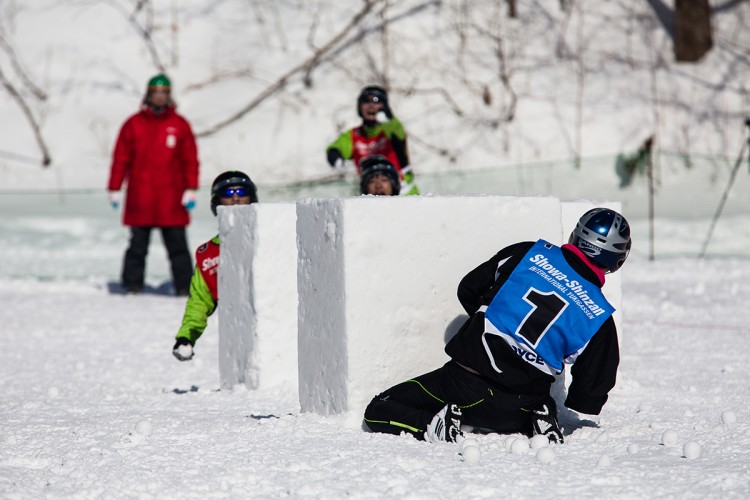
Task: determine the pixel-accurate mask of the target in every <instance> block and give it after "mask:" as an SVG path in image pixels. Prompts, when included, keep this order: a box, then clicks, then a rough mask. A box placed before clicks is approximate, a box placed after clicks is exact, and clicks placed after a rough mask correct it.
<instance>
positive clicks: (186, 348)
mask: <svg viewBox="0 0 750 500" xmlns="http://www.w3.org/2000/svg"><path fill="white" fill-rule="evenodd" d="M172 355H174V357H175V358H177V359H179V360H180V361H190V360H191V359H193V345H192V344H191V343H190V341H189V340H188V339H186V338H185V337H180V338H178V339H177V342H175V343H174V347H172Z"/></svg>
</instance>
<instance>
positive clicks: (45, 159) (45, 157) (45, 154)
mask: <svg viewBox="0 0 750 500" xmlns="http://www.w3.org/2000/svg"><path fill="white" fill-rule="evenodd" d="M0 83H1V84H2V85H3V87H5V90H7V91H8V93H9V94H10V95H11V97H12V98H13V99H14V100H15V101H16V103H17V104H18V106H19V107H20V108H21V111H23V114H24V115H26V119H27V120H28V121H29V125H31V130H32V131H33V132H34V137H35V138H36V143H37V145H38V146H39V150H40V151H41V153H42V166H43V167H47V166H49V164H50V163H52V158H51V157H50V154H49V149H48V148H47V144H46V143H45V142H44V138H43V137H42V132H41V130H40V129H39V124H38V123H37V121H36V119H35V118H34V114H33V113H32V112H31V108H29V105H28V104H27V103H26V101H25V100H24V98H23V96H21V94H20V93H19V92H18V91H17V90H16V88H15V87H14V86H13V84H12V83H11V82H10V81H9V80H8V79H7V78H6V77H5V73H4V72H3V70H2V68H0Z"/></svg>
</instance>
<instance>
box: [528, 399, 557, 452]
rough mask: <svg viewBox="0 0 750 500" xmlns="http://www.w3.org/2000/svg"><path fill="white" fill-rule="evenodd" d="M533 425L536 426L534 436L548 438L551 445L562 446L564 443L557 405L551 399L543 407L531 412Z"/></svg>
mask: <svg viewBox="0 0 750 500" xmlns="http://www.w3.org/2000/svg"><path fill="white" fill-rule="evenodd" d="M531 423H532V425H533V426H534V435H535V436H536V435H537V434H542V435H543V436H546V437H547V439H548V440H549V442H550V443H558V444H562V443H563V442H564V440H563V435H562V430H560V424H558V423H557V405H556V404H555V400H554V399H552V398H550V399H549V400H547V402H546V403H544V404H543V405H542V406H541V407H539V408H537V409H536V410H533V411H532V412H531Z"/></svg>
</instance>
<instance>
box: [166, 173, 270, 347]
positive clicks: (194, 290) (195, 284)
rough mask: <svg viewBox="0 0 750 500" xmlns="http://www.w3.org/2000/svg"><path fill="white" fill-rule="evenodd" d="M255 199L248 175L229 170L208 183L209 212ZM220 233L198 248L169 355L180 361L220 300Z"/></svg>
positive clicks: (254, 192) (193, 344) (254, 200)
mask: <svg viewBox="0 0 750 500" xmlns="http://www.w3.org/2000/svg"><path fill="white" fill-rule="evenodd" d="M257 202H258V194H257V190H256V188H255V184H254V183H253V181H251V180H250V177H248V176H247V174H245V173H243V172H240V171H238V170H230V171H228V172H224V173H223V174H221V175H219V176H218V177H217V178H216V179H215V180H214V182H213V184H212V185H211V211H212V212H213V214H214V215H216V207H217V206H218V205H249V204H251V203H257ZM219 244H220V242H219V235H216V236H214V237H213V238H211V239H210V240H209V241H207V242H205V243H204V244H202V245H201V246H199V247H198V250H196V252H195V270H194V271H193V277H192V279H191V280H190V294H189V296H188V300H187V304H185V314H184V315H183V317H182V325H181V326H180V330H179V331H178V332H177V335H176V336H175V337H176V339H177V342H175V344H174V347H172V354H173V355H174V357H175V358H177V359H179V360H180V361H189V360H190V359H192V357H193V346H195V342H196V341H197V340H198V338H199V337H200V336H201V335H202V334H203V331H204V330H205V329H206V325H207V324H208V317H209V316H211V315H212V314H213V313H214V311H215V310H216V306H217V305H218V303H219V296H218V280H217V272H218V270H219Z"/></svg>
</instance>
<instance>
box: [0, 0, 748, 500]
mask: <svg viewBox="0 0 750 500" xmlns="http://www.w3.org/2000/svg"><path fill="white" fill-rule="evenodd" d="M371 3H373V4H374V6H373V9H372V10H371V11H369V12H368V13H367V14H366V15H365V16H364V17H363V18H362V21H361V24H359V25H358V27H357V28H356V29H353V30H351V31H349V32H347V33H346V35H345V36H344V37H343V39H342V41H341V42H340V43H339V44H338V45H335V47H334V48H333V50H331V51H330V52H329V53H328V56H327V57H326V58H324V59H323V60H322V61H321V64H320V65H319V67H318V68H317V69H316V70H314V71H313V72H312V73H311V82H312V84H311V85H310V86H305V84H304V83H303V76H304V72H297V73H293V74H292V75H291V77H290V78H289V80H288V83H287V85H286V86H283V87H282V88H280V89H279V90H278V91H276V92H275V93H274V94H273V96H272V98H269V99H268V100H265V101H263V102H262V103H261V104H260V105H259V106H258V107H256V108H254V109H253V110H252V111H251V112H249V113H248V114H246V115H244V116H243V118H241V119H240V120H238V121H237V122H234V123H233V124H231V125H229V126H227V127H225V128H223V129H221V131H219V132H216V133H214V134H212V135H206V136H204V137H203V138H201V139H199V141H200V142H199V148H200V152H201V160H202V162H203V169H202V172H201V179H202V182H203V185H204V186H205V185H206V184H208V183H210V181H211V179H212V178H213V177H214V176H215V175H216V174H217V173H219V172H220V171H222V170H224V169H226V168H230V167H232V168H240V169H243V170H246V171H247V172H248V173H250V174H251V176H253V178H254V179H256V180H257V181H258V184H259V187H260V192H259V194H260V197H261V200H271V199H279V200H293V199H295V198H298V197H301V196H312V195H322V196H335V195H346V194H350V193H351V190H350V183H351V178H350V177H344V178H343V179H341V180H335V181H333V182H327V183H321V182H319V181H320V180H321V179H322V178H325V177H326V176H329V175H330V169H329V168H328V167H327V165H326V164H325V163H324V155H323V149H324V146H325V144H327V143H328V142H329V141H330V140H332V139H333V138H334V137H335V135H336V133H337V132H338V130H339V129H342V128H344V127H346V126H351V125H353V124H355V123H356V120H357V117H356V114H355V110H354V99H355V96H356V94H357V91H358V89H359V88H360V87H361V86H362V85H364V84H366V83H371V82H372V81H387V82H388V83H389V84H390V87H391V88H392V89H393V90H392V101H393V104H394V110H395V111H396V113H397V114H398V115H399V116H400V117H401V118H402V119H403V121H404V123H405V124H406V127H407V130H408V132H409V133H410V136H411V137H412V138H413V140H412V142H411V148H412V151H411V153H412V160H413V163H414V166H415V170H416V171H417V173H418V180H419V181H420V187H422V188H423V191H427V192H435V193H440V194H442V193H455V192H488V193H489V192H491V193H498V194H510V195H535V194H554V195H556V196H559V197H560V198H563V199H575V198H589V199H612V200H617V201H622V203H623V211H624V213H625V214H626V216H628V217H629V218H630V219H631V222H632V225H633V230H634V241H635V244H634V249H633V252H632V254H631V258H630V259H629V261H628V263H627V265H626V266H625V268H624V270H623V274H622V279H623V306H624V307H623V332H622V334H623V335H622V338H623V345H622V353H623V356H622V362H621V366H620V373H619V376H618V384H617V386H616V388H615V389H614V390H613V392H612V393H611V397H610V401H609V402H608V404H607V405H606V406H605V408H604V410H603V412H602V414H601V415H600V416H596V417H590V416H585V415H580V416H576V415H572V414H568V413H563V414H562V424H563V426H564V427H565V433H566V443H565V444H564V445H562V446H556V447H554V453H555V459H554V461H552V463H550V464H542V463H540V462H539V461H537V459H536V457H535V452H533V451H528V452H527V453H522V454H514V453H510V452H509V451H508V448H509V447H510V442H509V441H508V439H507V437H506V436H498V435H487V436H478V437H477V439H478V441H479V443H480V448H481V450H482V455H483V456H482V459H481V461H480V462H479V463H478V464H469V463H465V462H463V461H462V460H461V457H460V455H458V453H457V451H458V450H457V448H456V447H455V446H452V445H447V444H446V445H430V444H426V443H422V442H417V441H415V440H413V439H410V438H407V437H395V436H386V435H375V434H367V433H363V432H360V431H358V430H352V429H348V428H344V427H343V426H341V425H340V423H341V422H340V421H339V420H337V418H336V417H320V416H317V415H313V414H307V413H300V411H299V403H298V402H297V401H296V400H294V398H292V397H291V396H290V395H288V394H278V393H263V392H257V391H256V392H252V391H247V390H244V389H242V388H236V389H234V390H232V391H219V374H218V367H217V355H218V354H217V353H218V335H217V332H218V329H217V325H216V317H214V318H212V320H211V322H210V325H209V328H208V330H207V331H206V333H205V335H204V336H203V337H202V338H201V340H200V342H199V343H198V344H197V349H196V351H197V354H196V358H195V359H194V360H193V361H192V362H190V363H179V362H177V361H176V360H175V359H174V358H172V356H171V353H170V351H171V346H172V344H173V337H174V334H175V332H176V331H177V328H178V326H179V323H180V320H181V317H182V312H183V309H184V299H180V298H175V297H172V296H170V295H169V292H170V285H169V281H168V270H167V264H166V259H165V256H164V251H163V248H162V247H161V242H160V241H159V238H158V236H156V235H154V244H153V245H152V251H151V254H150V257H149V262H148V271H147V273H148V274H147V276H148V283H149V288H148V289H147V293H144V294H143V295H140V296H122V295H119V294H117V293H111V291H112V290H115V289H116V283H117V281H118V279H119V271H120V264H121V257H122V252H123V251H124V249H125V246H126V242H127V230H126V229H124V228H122V227H121V226H120V225H119V218H120V214H119V213H117V212H114V211H112V210H111V209H110V208H109V207H108V206H107V203H106V197H105V195H104V193H103V189H104V186H105V182H106V178H107V174H108V165H109V155H110V152H111V147H112V144H113V143H114V140H115V137H116V133H117V130H118V128H119V126H120V124H121V123H122V121H123V120H124V119H125V117H126V116H127V115H128V114H130V113H132V112H134V111H135V109H136V108H137V104H138V101H139V99H140V97H141V95H142V90H143V86H144V84H145V81H146V80H147V79H148V77H149V76H151V75H152V74H153V73H155V72H156V71H157V67H158V66H157V64H156V62H155V58H154V56H153V54H152V53H151V52H150V50H149V48H148V46H147V45H146V44H145V43H144V42H143V40H142V39H141V38H140V37H139V36H138V32H137V30H136V29H135V28H134V25H133V23H132V22H130V21H128V16H129V14H130V12H131V11H132V5H133V4H132V3H129V2H124V1H123V2H117V1H111V2H92V1H83V0H81V1H68V2H60V1H52V0H47V1H45V0H35V1H28V2H18V1H0V25H2V31H1V32H0V34H2V38H3V40H4V41H5V42H6V43H5V44H4V45H2V47H0V49H2V50H0V69H1V70H2V71H3V75H4V76H5V78H6V79H7V80H8V81H9V82H10V83H11V84H13V85H16V86H17V87H18V88H20V89H22V92H21V93H22V95H23V96H24V97H25V98H26V99H27V101H28V104H29V106H30V109H31V112H32V114H33V115H34V117H35V118H36V119H37V120H38V121H39V123H40V126H41V132H42V136H43V139H44V141H45V142H46V144H47V146H48V148H49V152H50V155H51V157H52V164H51V165H50V166H49V167H47V168H42V167H41V166H40V165H39V159H40V157H41V155H40V152H39V148H38V145H37V143H36V141H35V139H34V136H33V134H32V131H31V128H30V127H29V126H28V124H27V123H28V122H27V121H26V118H25V117H24V116H23V114H22V113H21V111H20V108H19V106H18V105H17V103H16V102H15V101H14V100H12V99H11V98H10V97H9V94H7V93H3V94H0V95H2V98H0V215H1V216H0V242H1V243H2V244H3V248H4V249H5V252H4V254H3V258H2V261H3V263H2V265H0V305H2V308H1V309H0V311H1V312H0V324H1V325H2V328H0V342H1V343H2V349H0V422H2V423H3V425H2V427H1V428H0V496H2V497H3V498H24V499H25V498H41V497H45V498H47V497H49V498H94V497H97V498H99V497H104V498H157V497H158V498H165V497H174V498H177V497H184V498H206V497H215V498H248V497H253V498H278V497H289V498H341V497H346V496H348V497H354V498H388V497H398V498H455V497H466V498H498V497H512V498H527V497H539V496H552V495H554V496H571V497H572V496H575V497H577V498H602V497H606V498H645V497H662V498H701V499H703V498H747V497H748V496H749V495H750V465H748V464H750V451H748V449H750V411H749V410H748V409H747V399H748V396H749V395H750V391H748V388H747V377H746V375H745V372H746V360H745V357H746V353H748V352H750V328H749V327H748V325H749V324H750V310H749V309H748V307H747V303H748V299H749V298H750V284H749V283H750V259H748V255H749V254H748V250H747V248H748V244H750V216H748V215H747V214H748V213H750V196H749V194H750V183H748V178H749V177H750V176H749V175H748V170H747V167H746V166H745V164H744V163H743V166H742V168H741V169H740V170H739V173H738V176H737V179H736V182H735V184H734V186H733V188H732V189H731V190H730V193H729V194H730V196H729V199H728V201H727V205H726V209H725V212H724V216H723V217H722V218H721V220H720V221H719V223H718V224H717V226H716V228H715V232H714V234H713V238H712V240H711V243H710V246H709V247H708V252H707V258H705V259H697V258H696V256H697V255H698V254H699V253H700V250H701V247H702V244H703V243H704V239H705V237H706V235H707V232H708V229H709V225H710V220H711V216H712V215H713V213H714V210H715V209H716V207H717V205H718V203H719V200H720V198H721V195H722V193H723V192H724V190H725V188H726V187H727V186H728V182H729V174H730V172H731V169H732V167H733V165H734V161H735V158H736V156H737V155H738V153H739V151H740V148H741V146H742V144H743V141H744V140H745V139H746V135H747V130H746V127H745V126H744V124H743V121H744V117H745V116H746V115H747V114H750V113H748V108H749V106H748V103H747V97H746V91H745V85H746V83H745V82H746V81H747V80H748V79H747V76H748V72H749V71H748V62H747V61H748V52H749V51H748V47H750V30H748V29H746V26H745V23H746V22H747V19H748V16H750V8H749V7H748V6H747V5H746V4H745V3H741V4H740V5H739V6H734V8H731V9H721V10H717V12H716V15H715V18H714V21H715V23H714V26H715V30H716V33H715V34H716V39H715V48H714V50H712V52H711V53H710V54H709V55H708V56H707V57H706V58H705V59H704V60H703V61H701V62H700V63H699V64H696V65H676V64H674V63H673V62H672V60H673V57H672V55H671V41H670V40H669V37H668V36H667V35H666V34H665V32H664V30H663V27H662V26H661V25H660V24H659V22H658V21H657V20H656V17H655V16H654V14H653V12H652V11H651V9H650V7H649V5H648V3H647V2H637V3H635V4H634V5H631V4H633V2H618V1H615V2H601V4H602V5H596V6H595V5H588V4H587V5H586V12H585V14H584V13H583V7H582V3H581V4H580V5H579V3H573V5H574V6H575V8H574V9H572V11H571V12H570V13H569V14H566V13H564V12H561V11H560V9H559V2H556V1H540V2H532V3H530V4H529V5H528V6H521V8H520V12H519V15H520V16H521V18H520V19H519V20H514V21H511V20H509V19H507V18H506V17H505V16H504V15H503V13H502V12H496V11H495V10H494V9H496V8H497V7H496V6H497V5H501V3H498V2H470V4H471V5H473V6H475V9H476V10H474V9H468V10H466V9H464V10H461V9H459V8H458V6H459V5H463V4H462V3H459V2H430V1H423V2H417V1H395V0H391V1H389V2H371ZM146 4H148V5H153V6H154V9H155V13H154V16H153V19H154V20H155V23H154V31H153V39H154V40H155V44H156V46H155V47H156V53H157V54H158V55H159V57H158V59H159V61H160V63H161V64H162V65H163V66H164V67H165V68H166V69H167V70H168V72H169V73H170V75H172V76H173V79H174V83H175V97H176V98H177V100H178V103H179V105H180V108H179V109H180V111H181V112H182V113H183V114H185V115H186V116H187V117H188V118H189V119H190V120H191V121H192V123H193V125H194V128H195V129H196V131H197V132H201V131H207V130H209V129H210V128H211V127H212V126H214V125H215V124H217V123H220V122H221V121H222V120H224V119H226V118H227V117H228V116H230V115H231V114H232V113H233V112H235V111H237V110H238V109H241V108H242V107H244V106H245V105H246V104H248V103H249V102H251V101H252V100H253V99H254V98H255V97H257V96H258V95H260V93H262V92H263V91H264V90H265V89H268V88H270V86H271V85H272V84H273V82H275V81H277V80H278V78H279V77H280V76H282V75H283V74H284V73H285V72H287V71H289V70H290V69H293V68H294V67H296V66H297V65H299V64H301V63H302V62H304V61H306V60H308V59H309V58H310V57H311V56H312V54H313V53H314V49H313V48H311V47H313V46H314V47H321V46H324V44H325V43H326V42H327V41H329V40H331V39H332V37H334V35H336V34H338V33H341V32H343V30H344V27H345V25H346V24H347V23H348V22H349V20H350V19H352V18H353V16H355V14H356V13H357V12H358V11H359V10H360V9H361V8H362V7H363V6H364V5H365V3H364V2H363V3H357V2H348V3H346V6H342V5H336V4H334V3H333V2H325V1H317V2H271V1H257V2H250V3H239V2H227V1H215V2H199V1H192V2H166V1H165V2H146ZM123 7H124V9H123ZM488 13H489V14H488ZM173 16H174V17H173ZM134 19H135V20H137V21H138V22H139V23H141V25H148V19H149V16H148V12H147V11H141V12H139V13H138V14H137V15H136V16H134ZM175 19H176V21H175ZM383 19H387V20H390V21H392V22H389V23H388V26H389V28H388V29H387V30H384V29H383ZM459 21H460V22H459ZM170 25H175V26H177V28H178V29H176V30H175V29H169V27H170ZM602 26H606V27H607V28H606V29H601V27H602ZM498 33H502V34H503V36H505V37H506V38H505V42H506V43H505V45H503V47H504V50H505V52H504V54H505V61H506V62H507V64H506V65H505V66H499V65H498V60H497V58H494V59H488V58H490V57H495V56H496V53H495V52H492V50H491V49H492V48H493V47H494V46H496V45H497V44H496V42H497V40H496V39H497V37H496V36H495V37H494V38H493V35H497V34H498ZM9 47H10V48H11V49H12V50H9V49H8V48H9ZM384 47H386V49H384ZM403 47H408V50H404V49H403ZM460 47H464V48H466V47H469V48H471V49H472V50H471V51H464V52H463V55H462V56H460V57H459V56H458V55H457V54H458V53H459V51H458V48H460ZM11 54H15V56H14V57H13V56H12V55H11ZM493 54H495V55H494V56H493ZM571 54H574V55H571ZM576 54H577V55H576ZM582 55H585V56H586V57H583V58H582V57H579V56H582ZM13 60H15V61H17V62H18V63H19V64H18V65H14V64H13V63H12V61H13ZM488 61H491V63H490V62H488ZM501 67H504V68H505V69H506V70H507V72H506V73H507V74H506V76H508V77H509V79H507V78H506V79H505V80H503V79H502V78H500V76H499V75H500V73H501V72H500V70H499V68H501ZM18 68H21V69H22V70H23V71H22V72H25V73H26V74H28V75H30V78H31V80H32V81H33V82H35V83H36V84H37V85H39V86H40V87H41V89H42V90H43V91H44V92H45V93H46V95H47V98H46V99H43V100H42V99H39V98H37V97H34V96H33V95H34V94H33V92H31V90H30V87H28V86H26V85H24V84H23V83H22V82H23V78H22V77H21V76H20V75H21V72H19V70H18ZM406 69H408V71H406ZM584 70H585V71H584ZM576 75H585V78H578V77H577V76H576ZM503 81H506V82H508V81H509V82H510V85H511V87H510V88H511V89H512V90H513V92H510V90H509V88H508V87H506V86H504V85H505V84H504V83H503ZM485 87H486V88H487V89H488V91H487V92H489V94H488V93H487V92H485V90H484V88H485ZM486 95H489V96H490V98H489V102H490V104H489V105H488V104H487V99H485V96H486ZM511 95H515V96H517V97H518V101H517V102H516V107H515V108H514V107H513V105H512V102H511V101H509V100H508V99H509V96H511ZM511 110H513V111H514V117H513V119H512V120H510V121H509V120H508V116H509V115H508V112H509V111H511ZM576 116H579V118H580V120H577V119H576ZM576 123H580V126H579V125H576ZM651 134H656V137H657V139H656V140H657V142H656V146H657V151H658V152H659V154H658V155H657V157H656V164H655V168H656V173H657V181H658V190H657V200H656V212H657V220H656V224H655V229H656V231H655V232H656V240H655V249H656V260H654V261H651V260H649V255H650V248H649V232H650V228H651V226H650V224H649V222H648V220H647V219H646V215H647V206H648V201H647V197H646V193H647V186H646V183H645V180H644V178H643V177H639V178H638V179H636V180H635V182H634V184H633V185H632V186H631V187H629V188H627V189H620V188H619V179H618V177H617V176H616V174H615V169H614V164H615V157H616V155H617V154H620V153H623V154H630V153H632V152H634V151H635V149H636V148H637V147H638V146H639V145H640V144H641V143H642V141H643V140H644V139H645V138H646V137H648V136H649V135H651ZM436 145H440V146H441V147H436ZM686 155H687V156H686ZM576 158H579V160H580V162H579V164H578V165H577V166H576V161H575V159H576ZM745 161H746V160H745ZM687 166H690V168H687ZM201 193H203V196H204V198H205V197H206V196H205V190H203V191H201ZM478 230H479V228H478ZM215 232H216V220H215V219H214V218H213V217H211V215H210V213H209V210H208V202H207V200H205V201H204V203H203V204H199V206H198V208H197V209H196V212H195V217H194V222H193V224H192V225H191V226H190V228H189V241H190V244H191V246H195V245H197V244H198V243H200V242H202V241H204V240H206V239H208V238H209V237H211V236H212V235H213V234H215ZM495 250H496V249H487V254H488V255H487V256H488V257H489V256H490V255H491V254H492V253H493V252H494V251H495ZM476 264H477V263H474V262H471V263H466V270H467V271H468V270H470V269H471V268H473V267H474V266H475V265H476ZM456 285H457V284H456ZM722 416H723V417H724V418H723V419H722ZM668 430H671V431H674V432H675V433H676V434H677V439H676V440H675V442H674V444H669V445H665V444H662V436H663V433H664V431H668ZM688 441H695V442H697V443H699V444H700V446H701V451H702V453H701V455H700V457H698V458H695V459H688V458H686V457H684V451H683V446H684V444H685V443H686V442H688Z"/></svg>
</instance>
